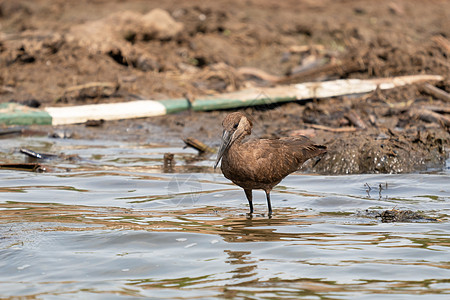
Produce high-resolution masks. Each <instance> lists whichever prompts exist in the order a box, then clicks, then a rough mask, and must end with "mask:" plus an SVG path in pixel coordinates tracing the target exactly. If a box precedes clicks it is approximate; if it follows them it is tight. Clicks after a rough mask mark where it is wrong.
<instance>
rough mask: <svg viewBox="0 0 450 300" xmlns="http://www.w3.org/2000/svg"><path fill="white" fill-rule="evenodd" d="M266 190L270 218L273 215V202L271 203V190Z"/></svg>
mask: <svg viewBox="0 0 450 300" xmlns="http://www.w3.org/2000/svg"><path fill="white" fill-rule="evenodd" d="M264 192H266V198H267V207H268V209H269V218H270V217H271V216H272V204H270V190H264Z"/></svg>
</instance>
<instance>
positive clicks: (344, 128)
mask: <svg viewBox="0 0 450 300" xmlns="http://www.w3.org/2000/svg"><path fill="white" fill-rule="evenodd" d="M307 125H308V126H310V127H312V128H315V129H321V130H324V131H331V132H353V131H356V128H355V127H353V126H347V127H340V128H334V127H329V126H324V125H317V124H307Z"/></svg>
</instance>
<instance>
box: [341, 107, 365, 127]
mask: <svg viewBox="0 0 450 300" xmlns="http://www.w3.org/2000/svg"><path fill="white" fill-rule="evenodd" d="M345 117H346V118H347V119H348V120H349V121H350V122H352V124H353V125H355V126H356V127H358V128H360V129H367V125H366V123H365V122H364V121H363V120H362V119H361V117H360V116H359V115H358V114H357V113H356V112H355V111H354V110H351V111H349V112H348V113H347V114H346V116H345Z"/></svg>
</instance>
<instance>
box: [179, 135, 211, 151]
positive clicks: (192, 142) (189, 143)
mask: <svg viewBox="0 0 450 300" xmlns="http://www.w3.org/2000/svg"><path fill="white" fill-rule="evenodd" d="M183 142H184V143H185V144H186V147H192V148H194V149H196V150H198V151H199V152H200V154H202V153H206V152H208V153H216V150H215V149H213V148H211V147H208V146H207V145H205V144H204V143H202V142H200V141H199V140H197V139H195V138H191V137H188V138H185V139H183Z"/></svg>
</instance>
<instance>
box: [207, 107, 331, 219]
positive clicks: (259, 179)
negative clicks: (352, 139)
mask: <svg viewBox="0 0 450 300" xmlns="http://www.w3.org/2000/svg"><path fill="white" fill-rule="evenodd" d="M222 126H223V135H222V145H221V146H220V149H219V152H218V154H217V159H216V162H215V164H214V168H216V167H217V165H218V164H219V161H220V160H221V159H222V164H221V166H220V168H221V169H222V172H223V175H225V177H226V178H228V179H229V180H231V181H232V182H233V183H235V184H237V185H238V186H240V187H241V188H243V189H244V192H245V196H247V200H248V204H249V205H250V215H251V214H252V213H253V202H252V190H254V189H262V190H264V191H265V192H266V197H267V206H268V209H269V216H271V215H272V205H271V203H270V191H271V190H272V188H273V187H274V186H276V185H277V184H278V183H280V181H281V180H282V179H283V178H284V177H286V176H287V175H289V174H291V173H292V172H295V171H296V170H298V168H300V166H301V165H302V164H303V163H304V162H305V161H307V160H308V159H310V158H312V157H315V156H318V155H320V154H322V153H325V152H326V147H325V146H320V145H314V144H313V142H311V141H310V140H309V139H308V138H307V137H305V136H298V137H283V138H279V139H250V140H247V141H244V138H245V137H246V136H248V135H250V134H251V132H252V122H251V121H250V120H249V119H248V118H247V117H246V116H245V115H244V114H242V113H240V112H234V113H231V114H229V115H227V116H226V117H225V119H224V120H223V122H222Z"/></svg>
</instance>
